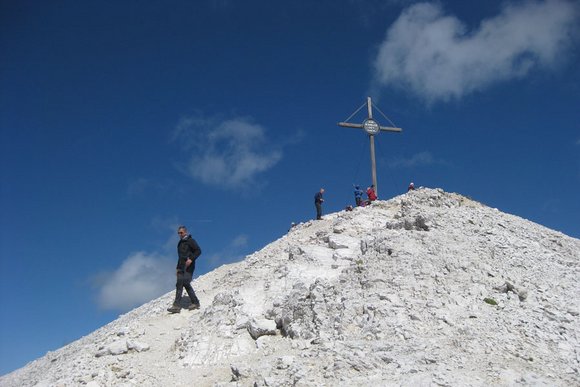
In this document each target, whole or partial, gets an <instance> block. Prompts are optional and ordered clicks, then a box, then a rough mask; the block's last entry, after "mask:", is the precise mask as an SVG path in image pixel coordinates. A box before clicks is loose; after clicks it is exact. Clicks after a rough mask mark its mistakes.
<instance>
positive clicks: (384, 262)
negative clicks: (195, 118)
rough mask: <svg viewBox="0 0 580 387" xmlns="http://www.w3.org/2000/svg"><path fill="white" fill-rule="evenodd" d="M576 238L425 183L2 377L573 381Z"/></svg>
mask: <svg viewBox="0 0 580 387" xmlns="http://www.w3.org/2000/svg"><path fill="white" fill-rule="evenodd" d="M579 279H580V240H577V239H574V238H571V237H568V236H566V235H564V234H561V233H559V232H556V231H553V230H550V229H547V228H545V227H542V226H540V225H537V224H534V223H532V222H529V221H527V220H524V219H521V218H518V217H516V216H513V215H508V214H505V213H502V212H500V211H498V210H496V209H492V208H489V207H486V206H484V205H482V204H480V203H478V202H475V201H473V200H471V199H468V198H466V197H464V196H461V195H457V194H451V193H445V192H443V191H442V190H439V189H419V190H416V191H411V192H409V193H407V194H405V195H401V196H398V197H396V198H393V199H391V200H389V201H377V202H375V203H373V205H371V206H369V207H365V208H355V209H354V211H349V212H346V211H345V212H339V213H335V214H330V215H328V216H325V217H324V219H323V220H321V221H310V222H307V223H303V224H299V225H297V226H295V227H293V228H292V229H291V230H290V231H289V232H288V234H287V235H285V236H283V237H282V238H280V239H278V240H277V241H274V242H272V243H271V244H269V245H268V246H266V247H264V248H263V249H262V250H260V251H258V252H256V253H254V254H252V255H249V256H247V257H246V258H245V259H244V260H243V261H242V262H239V263H235V264H231V265H226V266H222V267H220V268H218V269H216V270H214V271H212V272H211V273H208V274H206V275H204V276H201V277H199V278H198V279H196V280H195V281H194V284H193V285H194V288H195V289H196V291H197V293H198V295H199V296H200V299H201V300H202V308H201V309H200V310H197V311H182V313H181V314H176V315H168V314H167V313H166V311H165V308H166V307H167V306H168V305H169V304H170V303H171V298H172V296H173V294H172V293H168V294H166V295H165V296H163V297H161V298H159V299H157V300H154V301H151V302H149V303H147V304H145V305H143V306H141V307H140V308H137V309H135V310H133V311H132V312H130V313H127V314H126V315H123V316H121V317H120V318H119V319H118V320H116V321H114V322H112V323H110V324H108V325H107V326H105V327H103V328H101V329H99V330H97V331H96V332H94V333H92V334H90V335H88V336H86V337H84V338H82V339H80V340H78V341H76V342H74V343H71V344H70V345H68V346H66V347H63V348H61V349H59V350H57V351H55V352H51V353H48V354H47V355H46V356H44V357H43V358H40V359H38V360H36V361H34V362H32V363H30V364H28V365H27V366H26V367H24V368H22V369H20V370H17V371H15V372H13V373H11V374H8V375H6V376H4V377H2V378H1V379H0V385H2V386H23V385H30V386H53V385H54V386H69V385H70V386H72V385H90V386H110V385H119V386H121V385H127V386H129V385H159V386H161V385H176V386H177V385H183V386H190V385H195V386H212V385H216V386H291V385H298V386H337V385H338V386H340V385H344V386H347V385H348V386H368V385H373V384H374V385H381V386H383V385H409V386H417V385H442V386H487V385H533V386H537V385H545V386H570V385H580V373H579V372H580V343H579V338H580V323H579V316H578V314H579V313H580V301H579V300H580V297H579V295H580V285H579Z"/></svg>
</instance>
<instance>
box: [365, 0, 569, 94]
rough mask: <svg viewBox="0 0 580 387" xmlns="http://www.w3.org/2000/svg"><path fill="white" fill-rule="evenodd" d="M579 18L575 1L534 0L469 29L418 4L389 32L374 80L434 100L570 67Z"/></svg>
mask: <svg viewBox="0 0 580 387" xmlns="http://www.w3.org/2000/svg"><path fill="white" fill-rule="evenodd" d="M578 20H579V19H578V5H577V3H573V2H570V1H565V0H546V1H535V0H534V1H526V2H518V3H516V4H514V5H507V6H505V7H504V8H503V10H502V12H501V13H500V14H499V15H498V16H496V17H494V18H491V19H487V20H483V21H482V22H481V24H480V25H479V27H478V28H477V29H476V30H474V31H468V30H467V28H466V26H465V25H464V24H463V23H462V22H461V21H460V20H458V19H457V18H456V17H454V16H448V15H445V14H444V12H443V9H442V8H441V6H440V5H438V4H431V3H421V4H416V5H413V6H411V7H409V8H407V9H406V10H405V11H404V12H403V13H402V14H401V16H400V17H399V18H398V19H397V20H396V21H395V23H393V25H392V26H391V27H390V28H389V30H388V31H387V36H386V39H385V41H384V42H383V43H382V44H381V46H380V49H379V52H378V55H377V58H376V59H375V63H374V66H375V78H376V80H377V81H378V82H379V83H380V84H381V85H383V86H396V87H400V88H403V89H405V90H407V91H409V92H411V93H413V94H416V95H418V96H420V97H421V98H423V99H425V100H427V101H429V102H433V101H436V100H449V99H452V98H459V97H462V96H464V95H466V94H469V93H472V92H474V91H478V90H483V89H485V88H486V87H489V86H490V85H492V84H494V83H498V82H501V81H506V80H509V79H515V78H521V77H524V76H525V75H526V74H528V73H529V72H530V71H531V70H532V69H536V68H550V67H552V66H554V65H557V64H559V63H561V62H563V61H565V60H566V59H567V58H568V55H567V54H568V52H567V50H566V48H568V47H570V44H572V43H573V39H574V38H576V37H577V35H576V28H577V25H578Z"/></svg>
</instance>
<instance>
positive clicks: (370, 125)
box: [338, 97, 403, 196]
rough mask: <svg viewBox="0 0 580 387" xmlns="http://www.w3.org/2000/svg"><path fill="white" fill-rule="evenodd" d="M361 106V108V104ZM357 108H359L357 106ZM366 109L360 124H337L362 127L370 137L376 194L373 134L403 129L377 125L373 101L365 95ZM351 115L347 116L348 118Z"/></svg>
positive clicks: (398, 131)
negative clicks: (364, 118)
mask: <svg viewBox="0 0 580 387" xmlns="http://www.w3.org/2000/svg"><path fill="white" fill-rule="evenodd" d="M363 106H364V105H363ZM361 108H362V106H361ZM377 109H378V108H377ZM359 110H360V108H359ZM357 111H358V110H357ZM367 111H368V118H367V119H366V120H364V121H363V123H362V124H353V123H350V122H339V123H338V126H342V127H344V128H355V129H364V131H365V132H366V133H367V134H368V135H369V139H370V143H371V172H372V179H373V185H374V186H375V193H376V194H377V196H378V194H379V188H378V184H377V166H376V160H375V135H377V134H378V133H379V132H397V133H400V132H402V131H403V129H401V128H396V127H391V126H381V125H379V123H378V122H377V121H376V120H374V119H373V102H372V100H371V97H367ZM379 111H380V110H379ZM355 113H356V112H355ZM351 117H352V116H351ZM351 117H349V119H350V118H351ZM347 121H348V119H347Z"/></svg>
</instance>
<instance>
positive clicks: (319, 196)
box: [314, 188, 324, 220]
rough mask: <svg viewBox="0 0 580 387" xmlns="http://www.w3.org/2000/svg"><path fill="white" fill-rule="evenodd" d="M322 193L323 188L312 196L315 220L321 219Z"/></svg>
mask: <svg viewBox="0 0 580 387" xmlns="http://www.w3.org/2000/svg"><path fill="white" fill-rule="evenodd" d="M323 193H324V188H320V191H318V192H317V193H316V195H314V206H315V207H316V219H317V220H320V219H322V202H324V199H323V198H322V194H323Z"/></svg>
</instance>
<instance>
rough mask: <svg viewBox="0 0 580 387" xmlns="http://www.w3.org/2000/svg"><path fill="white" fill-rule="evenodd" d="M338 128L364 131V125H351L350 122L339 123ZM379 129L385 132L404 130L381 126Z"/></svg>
mask: <svg viewBox="0 0 580 387" xmlns="http://www.w3.org/2000/svg"><path fill="white" fill-rule="evenodd" d="M338 126H342V127H345V128H355V129H362V128H363V126H362V124H351V123H350V122H339V123H338ZM379 129H380V130H382V131H383V132H402V131H403V129H401V128H393V127H390V126H379Z"/></svg>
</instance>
